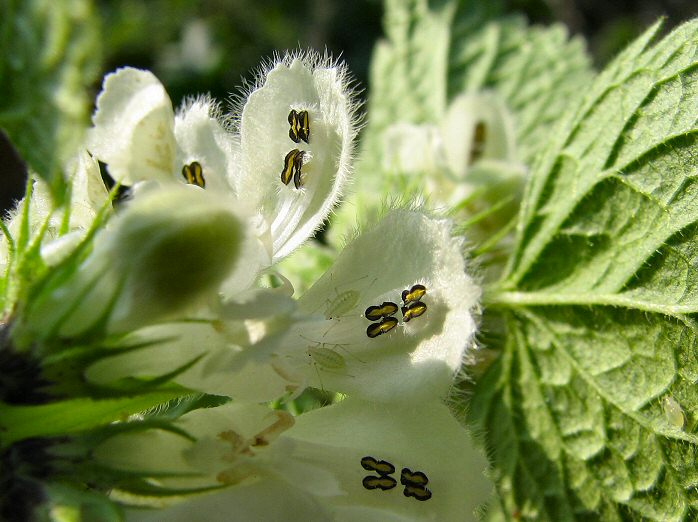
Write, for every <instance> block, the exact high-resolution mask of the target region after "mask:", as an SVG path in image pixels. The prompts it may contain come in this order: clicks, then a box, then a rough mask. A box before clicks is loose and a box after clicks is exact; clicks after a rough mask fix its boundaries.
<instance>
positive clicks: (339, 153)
mask: <svg viewBox="0 0 698 522" xmlns="http://www.w3.org/2000/svg"><path fill="white" fill-rule="evenodd" d="M346 76H347V73H346V69H345V68H344V66H343V65H340V64H338V63H334V62H332V61H330V60H329V59H320V58H319V57H317V56H314V55H298V56H287V57H285V58H284V59H282V60H279V61H278V62H276V63H274V64H273V65H271V66H269V67H267V68H265V70H264V71H263V72H262V73H261V74H260V76H259V78H258V79H257V81H256V82H255V84H254V86H253V87H252V89H250V91H249V93H248V94H246V95H245V96H242V97H240V99H239V100H238V104H237V107H236V110H237V112H236V113H233V114H230V115H226V116H225V117H223V116H222V114H221V111H220V108H219V106H218V105H217V104H215V103H214V102H213V101H212V100H210V99H209V98H206V97H204V98H199V99H196V100H194V101H190V102H188V103H185V104H184V106H183V107H182V109H181V110H180V111H178V112H177V114H175V113H174V111H173V109H172V103H171V101H170V98H169V97H168V95H167V93H166V92H165V89H164V87H163V86H162V84H161V83H160V82H159V81H158V80H157V78H155V76H154V75H153V74H152V73H150V72H148V71H140V70H137V69H132V68H124V69H119V70H118V71H116V72H115V73H112V74H110V75H107V76H106V77H105V80H104V86H103V90H102V92H101V94H100V95H99V97H98V99H97V110H96V112H95V114H94V116H93V122H94V127H93V129H92V130H91V133H90V139H89V150H90V152H91V153H92V154H93V155H94V156H95V157H96V158H98V159H99V160H101V161H103V162H104V163H106V165H107V168H108V170H109V173H110V175H111V176H113V177H114V178H115V179H116V180H118V181H120V182H121V183H124V184H126V185H131V184H134V183H138V182H142V181H149V180H150V181H153V180H154V181H158V182H160V183H171V182H176V181H178V182H180V183H189V184H192V185H196V186H198V187H201V188H202V189H205V190H210V191H215V192H221V193H224V194H225V195H226V196H228V197H230V199H231V205H233V206H235V208H237V209H239V210H240V211H241V212H245V213H247V215H248V220H247V221H248V226H249V227H250V229H251V231H252V234H251V236H252V237H254V238H255V241H256V244H250V245H247V246H246V248H245V250H249V251H254V252H255V255H256V256H257V258H258V260H257V261H258V263H257V264H258V266H252V265H249V266H244V267H239V269H238V274H237V277H234V278H233V281H232V282H230V283H229V284H227V285H226V288H224V293H226V294H233V293H235V292H237V291H239V290H240V289H241V288H243V287H245V286H249V284H250V283H251V281H252V280H254V277H255V276H256V275H257V274H258V273H259V271H260V270H261V269H264V268H266V267H268V266H270V265H271V264H272V263H274V262H276V261H278V260H279V259H281V258H282V257H284V256H286V255H288V254H289V253H290V252H291V251H292V250H293V249H294V248H296V247H297V246H298V245H300V244H301V243H302V242H303V241H305V240H306V239H308V238H309V237H310V235H311V234H312V233H313V232H314V231H315V230H316V229H317V228H318V227H319V226H320V224H321V223H322V222H323V220H324V219H325V218H326V217H327V216H328V214H329V212H330V211H331V209H332V207H333V206H334V205H335V204H336V203H337V200H338V198H339V195H340V193H341V189H342V186H343V184H344V183H345V181H346V179H347V176H348V173H349V163H350V158H351V153H352V144H353V139H354V137H355V134H356V122H355V116H354V112H355V103H354V101H353V98H352V95H351V92H350V91H349V89H348V84H347V78H346ZM244 257H245V258H246V259H248V260H251V259H252V257H254V256H251V255H250V256H244Z"/></svg>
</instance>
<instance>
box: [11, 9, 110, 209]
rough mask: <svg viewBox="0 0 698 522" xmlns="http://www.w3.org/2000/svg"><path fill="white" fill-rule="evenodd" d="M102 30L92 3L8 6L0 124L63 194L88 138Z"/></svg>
mask: <svg viewBox="0 0 698 522" xmlns="http://www.w3.org/2000/svg"><path fill="white" fill-rule="evenodd" d="M98 33H99V31H98V22H97V20H96V19H95V17H94V16H93V10H92V4H91V2H90V1H89V0H67V1H61V2H53V1H51V0H7V1H5V2H3V5H2V7H1V8H0V78H2V82H1V83H0V128H1V129H2V130H4V131H5V132H6V133H7V134H8V136H9V137H10V140H11V141H12V143H13V144H14V146H15V147H16V148H17V149H18V150H19V152H20V154H21V156H22V158H23V159H24V160H25V161H26V162H27V163H28V164H29V167H31V168H32V169H33V170H34V171H36V172H37V173H38V174H39V175H40V176H41V177H43V178H44V179H46V180H47V181H49V183H50V184H51V185H52V186H53V187H54V189H55V190H54V195H56V196H60V194H61V192H60V191H59V190H58V188H59V187H60V186H61V181H62V180H61V177H60V176H59V174H60V172H61V169H62V167H63V165H64V162H65V161H67V160H68V159H69V158H70V157H71V156H73V155H74V153H75V151H76V147H77V146H78V145H79V144H80V141H81V138H82V136H83V130H84V126H85V123H86V120H87V115H88V108H89V103H88V99H87V96H86V94H87V90H86V88H87V86H89V85H91V83H92V82H93V81H94V79H95V76H96V74H97V65H98V62H97V53H96V52H95V50H96V49H98V48H99V45H98V42H99V40H98Z"/></svg>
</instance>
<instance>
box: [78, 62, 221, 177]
mask: <svg viewBox="0 0 698 522" xmlns="http://www.w3.org/2000/svg"><path fill="white" fill-rule="evenodd" d="M92 121H93V123H94V127H93V128H92V129H91V130H90V133H89V137H88V150H89V151H90V153H92V155H94V156H95V157H96V158H98V159H99V160H101V161H103V162H104V163H106V164H107V168H108V170H109V174H110V175H111V176H112V177H113V178H114V179H115V180H116V181H119V182H121V183H122V184H124V185H133V184H134V183H136V182H139V181H147V180H156V181H159V182H162V183H167V182H173V181H180V182H181V183H187V182H188V180H187V177H186V175H185V172H184V169H185V168H186V167H187V166H189V165H191V164H192V163H193V162H198V164H199V165H200V166H201V170H202V176H203V177H202V178H200V180H197V179H193V180H192V181H193V184H197V182H198V184H199V185H205V186H207V187H213V188H214V190H227V191H230V190H231V187H230V184H229V176H230V175H232V173H233V170H234V164H233V162H234V156H233V148H234V145H233V141H232V136H231V135H230V134H229V133H228V132H226V130H225V128H224V126H223V124H222V123H221V121H220V115H219V108H218V106H217V105H216V104H215V103H214V102H213V101H212V100H211V99H209V98H206V97H202V98H198V99H196V100H192V101H189V102H188V103H186V104H185V105H184V106H183V108H182V110H181V111H179V112H178V113H177V115H175V112H174V110H173V108H172V102H171V100H170V98H169V96H168V95H167V92H166V91H165V88H164V87H163V86H162V84H161V83H160V81H159V80H158V79H157V78H156V77H155V75H153V73H151V72H149V71H142V70H139V69H133V68H131V67H125V68H122V69H118V70H117V71H116V72H114V73H111V74H108V75H107V76H105V77H104V83H103V86H102V92H101V93H100V94H99V96H98V97H97V110H96V111H95V113H94V115H93V117H92Z"/></svg>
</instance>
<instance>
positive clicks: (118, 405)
mask: <svg viewBox="0 0 698 522" xmlns="http://www.w3.org/2000/svg"><path fill="white" fill-rule="evenodd" d="M182 395H187V392H186V391H181V390H178V391H155V392H152V393H144V394H141V395H137V396H134V397H125V398H118V399H105V400H92V399H72V400H65V401H62V402H56V403H51V404H42V405H38V406H15V405H9V404H3V403H0V442H1V443H2V445H3V446H7V445H9V444H12V443H13V442H16V441H18V440H22V439H26V438H30V437H50V436H56V435H65V434H69V433H76V432H79V431H83V430H87V429H90V428H94V427H96V426H101V425H103V424H107V423H109V422H113V421H117V420H123V419H124V418H125V417H127V416H128V415H130V414H132V413H137V412H141V411H144V410H147V409H149V408H152V407H154V406H156V405H158V404H162V403H164V402H167V401H169V400H172V399H174V398H176V397H179V396H182Z"/></svg>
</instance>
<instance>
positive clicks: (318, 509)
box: [96, 398, 491, 522]
mask: <svg viewBox="0 0 698 522" xmlns="http://www.w3.org/2000/svg"><path fill="white" fill-rule="evenodd" d="M175 424H176V426H177V427H178V428H180V429H182V430H184V431H185V432H186V433H187V434H188V435H189V436H190V438H185V437H183V436H181V435H178V434H174V433H172V432H164V431H157V430H149V431H147V432H140V433H137V434H128V435H120V436H116V437H115V438H113V439H111V440H109V441H107V442H106V444H105V445H104V446H102V447H101V448H100V449H99V450H98V451H97V452H96V458H97V460H98V461H99V462H100V463H102V464H106V465H109V466H112V467H117V468H120V469H123V470H128V471H130V472H134V471H135V472H137V473H138V474H139V475H142V476H146V477H148V476H149V474H152V475H153V477H152V479H150V480H151V481H152V484H153V485H154V486H156V487H160V488H163V489H167V488H176V489H179V490H180V491H181V490H182V489H185V488H206V487H216V486H218V487H220V488H221V489H219V490H217V491H215V492H213V493H208V494H204V495H197V496H190V497H188V498H187V499H186V500H184V501H183V502H182V500H183V499H182V498H181V497H180V498H179V499H177V503H175V502H170V503H168V504H167V505H166V506H165V507H164V509H159V510H157V511H148V510H138V509H132V510H129V512H128V514H127V520H131V521H150V520H153V521H154V520H168V521H175V522H176V521H189V520H193V519H202V520H204V519H205V520H209V521H211V522H216V521H226V522H231V521H248V520H258V521H272V520H304V521H309V522H313V521H318V522H319V521H326V520H336V521H356V520H362V521H381V522H382V521H385V520H395V521H425V520H432V521H443V520H463V521H469V520H475V515H474V513H473V512H474V510H475V509H476V508H477V506H478V505H479V504H481V503H482V502H483V501H484V500H485V499H486V498H487V496H488V493H489V491H490V489H491V486H490V484H489V483H488V481H487V480H486V479H485V477H484V475H483V471H484V470H485V467H486V463H485V460H484V458H483V457H482V456H481V455H480V454H479V453H478V452H477V451H476V450H475V449H474V448H473V445H472V442H471V441H470V440H469V438H468V435H467V433H466V432H465V430H463V428H462V427H461V426H460V425H459V424H458V423H457V422H456V421H455V419H453V417H452V416H451V414H450V412H449V411H448V409H447V408H446V407H445V406H444V405H443V404H441V403H439V402H438V401H434V400H430V399H428V398H427V399H425V400H422V401H420V400H415V399H412V400H402V401H399V402H395V403H391V404H379V403H372V402H364V401H361V400H357V399H350V398H349V399H345V400H344V401H342V402H340V403H339V404H335V405H333V406H330V407H326V408H321V409H319V410H315V411H312V412H310V413H306V414H303V415H301V416H299V417H296V418H294V417H292V416H291V415H290V414H288V413H287V412H284V411H272V410H269V409H267V408H264V407H262V406H258V405H250V404H229V405H226V406H222V407H218V408H213V409H203V410H197V411H194V412H191V413H188V414H186V415H184V416H183V417H182V418H181V419H179V420H178V421H177V422H176V423H175ZM192 439H193V440H192ZM168 474H170V475H171V476H168ZM112 497H113V498H114V499H117V500H121V501H123V502H125V503H129V502H131V503H133V502H142V503H143V502H146V503H147V502H148V499H144V498H135V497H133V496H130V495H127V494H122V492H120V491H118V490H117V491H113V492H112Z"/></svg>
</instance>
